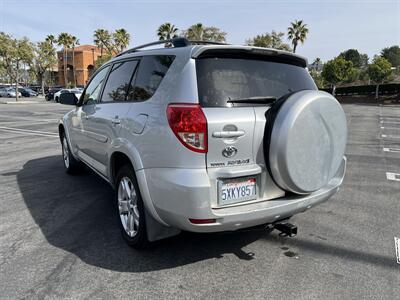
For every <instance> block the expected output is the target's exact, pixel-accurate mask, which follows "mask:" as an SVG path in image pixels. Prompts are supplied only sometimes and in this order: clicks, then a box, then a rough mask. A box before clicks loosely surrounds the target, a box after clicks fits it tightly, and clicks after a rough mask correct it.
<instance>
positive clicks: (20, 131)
mask: <svg viewBox="0 0 400 300" xmlns="http://www.w3.org/2000/svg"><path fill="white" fill-rule="evenodd" d="M0 129H1V130H5V131H11V132H16V133H27V134H36V135H41V136H50V137H58V133H54V132H46V131H38V130H29V129H21V128H14V127H5V126H0Z"/></svg>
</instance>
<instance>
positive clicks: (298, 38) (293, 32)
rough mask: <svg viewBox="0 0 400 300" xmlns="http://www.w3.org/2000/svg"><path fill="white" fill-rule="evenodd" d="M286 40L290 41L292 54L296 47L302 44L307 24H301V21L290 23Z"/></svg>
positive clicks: (306, 32) (306, 33)
mask: <svg viewBox="0 0 400 300" xmlns="http://www.w3.org/2000/svg"><path fill="white" fill-rule="evenodd" d="M287 30H288V38H289V40H291V41H292V45H293V53H295V52H296V48H297V45H298V44H299V42H300V43H302V44H304V42H305V40H306V38H307V35H308V28H307V24H305V23H303V20H299V21H298V20H295V21H294V22H291V23H290V26H289V27H288V29H287Z"/></svg>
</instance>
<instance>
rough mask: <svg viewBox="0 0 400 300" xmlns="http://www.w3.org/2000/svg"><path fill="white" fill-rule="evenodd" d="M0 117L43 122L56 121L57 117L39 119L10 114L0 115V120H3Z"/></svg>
mask: <svg viewBox="0 0 400 300" xmlns="http://www.w3.org/2000/svg"><path fill="white" fill-rule="evenodd" d="M1 118H8V119H16V120H22V121H31V122H43V123H49V122H58V121H59V119H46V120H41V119H39V118H36V119H35V118H25V117H20V116H12V115H0V122H2V121H3V122H4V120H1Z"/></svg>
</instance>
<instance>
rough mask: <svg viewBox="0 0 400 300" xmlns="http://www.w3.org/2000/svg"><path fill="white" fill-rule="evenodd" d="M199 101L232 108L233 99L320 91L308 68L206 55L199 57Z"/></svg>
mask: <svg viewBox="0 0 400 300" xmlns="http://www.w3.org/2000/svg"><path fill="white" fill-rule="evenodd" d="M196 70H197V85H198V89H199V91H198V92H199V101H200V104H201V106H203V107H229V106H231V105H230V103H227V101H228V100H229V99H243V98H249V97H263V96H271V97H275V98H277V99H279V98H280V97H282V96H284V95H286V94H288V93H291V92H296V91H300V90H316V89H317V87H316V86H315V83H314V81H313V80H312V78H311V76H310V75H309V74H308V71H307V70H306V69H305V68H302V67H299V66H295V65H291V64H285V63H280V62H272V61H265V60H256V59H239V58H202V59H198V60H196Z"/></svg>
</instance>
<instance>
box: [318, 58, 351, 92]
mask: <svg viewBox="0 0 400 300" xmlns="http://www.w3.org/2000/svg"><path fill="white" fill-rule="evenodd" d="M354 71H355V70H354V68H353V63H352V62H351V61H347V60H345V59H344V58H343V57H341V56H338V57H336V58H334V59H332V60H330V61H328V62H326V63H325V65H324V69H323V70H322V73H321V76H322V78H323V80H324V81H326V82H328V83H330V84H331V85H332V94H333V95H335V91H336V85H337V84H339V83H342V82H346V81H348V80H349V79H350V78H351V77H352V76H354Z"/></svg>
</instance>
